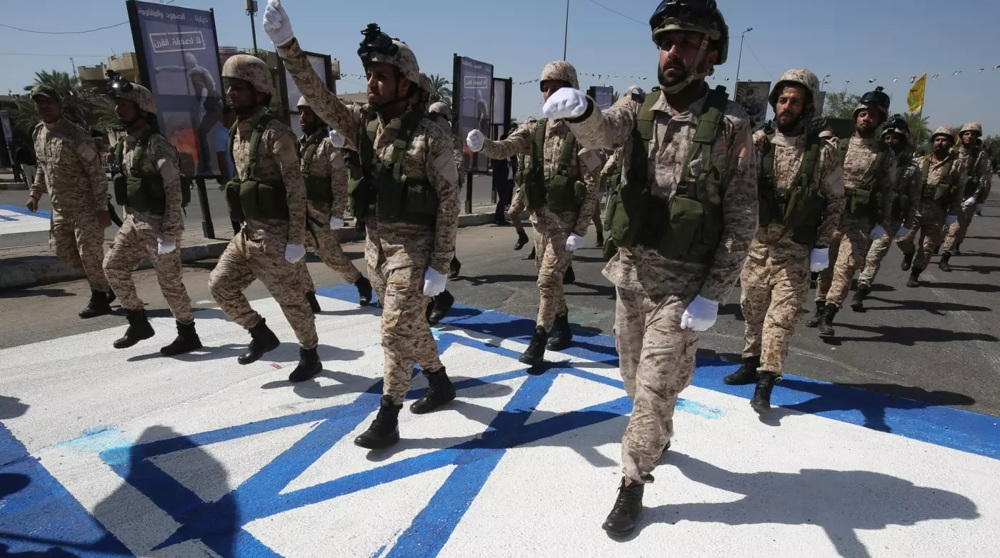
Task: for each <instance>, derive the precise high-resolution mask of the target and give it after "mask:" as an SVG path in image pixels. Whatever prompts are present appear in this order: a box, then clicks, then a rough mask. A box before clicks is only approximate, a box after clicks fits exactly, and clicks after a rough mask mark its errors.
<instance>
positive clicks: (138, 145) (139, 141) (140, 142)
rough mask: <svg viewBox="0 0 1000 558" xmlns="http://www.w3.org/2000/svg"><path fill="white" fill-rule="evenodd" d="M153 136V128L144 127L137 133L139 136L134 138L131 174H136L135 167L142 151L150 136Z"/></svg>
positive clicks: (137, 166)
mask: <svg viewBox="0 0 1000 558" xmlns="http://www.w3.org/2000/svg"><path fill="white" fill-rule="evenodd" d="M152 137H153V130H151V129H149V128H146V129H145V130H143V131H142V133H140V134H139V137H137V138H136V139H135V149H133V150H132V174H133V175H138V173H137V172H135V171H136V169H138V168H139V162H140V161H141V160H142V153H143V151H144V150H145V149H146V147H147V146H148V145H149V140H150V138H152Z"/></svg>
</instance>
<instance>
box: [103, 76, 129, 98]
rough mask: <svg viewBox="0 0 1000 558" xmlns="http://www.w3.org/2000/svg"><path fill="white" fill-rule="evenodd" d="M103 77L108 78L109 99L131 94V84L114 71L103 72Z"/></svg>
mask: <svg viewBox="0 0 1000 558" xmlns="http://www.w3.org/2000/svg"><path fill="white" fill-rule="evenodd" d="M105 75H106V76H107V77H108V84H107V88H108V96H109V97H119V96H121V95H122V94H128V93H131V92H132V89H133V87H132V82H130V81H129V80H127V79H125V76H123V75H121V74H119V73H118V72H116V71H114V70H108V71H107V72H105Z"/></svg>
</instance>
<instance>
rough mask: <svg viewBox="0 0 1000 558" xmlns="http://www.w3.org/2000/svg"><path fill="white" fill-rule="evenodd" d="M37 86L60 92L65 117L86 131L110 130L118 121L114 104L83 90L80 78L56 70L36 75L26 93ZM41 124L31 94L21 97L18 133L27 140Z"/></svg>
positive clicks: (26, 88)
mask: <svg viewBox="0 0 1000 558" xmlns="http://www.w3.org/2000/svg"><path fill="white" fill-rule="evenodd" d="M36 85H48V86H49V87H52V88H53V89H55V90H56V91H57V92H59V96H60V97H61V98H62V105H63V116H64V117H65V118H66V119H67V120H69V121H71V122H75V123H76V124H79V125H80V126H83V127H84V128H90V127H92V126H93V127H99V128H104V129H109V128H111V127H112V126H113V125H114V123H115V122H117V119H116V118H115V116H114V107H113V105H112V104H111V101H109V100H108V99H107V98H106V97H104V96H103V95H101V94H100V93H94V92H88V91H84V90H82V89H81V87H80V80H79V78H77V77H75V76H70V75H69V74H68V73H67V72H59V71H55V70H53V71H51V72H48V71H44V70H43V71H41V72H36V73H35V81H34V83H32V84H31V85H26V86H25V87H24V91H26V92H28V91H31V89H32V88H33V87H34V86H36ZM38 121H39V118H38V111H36V110H35V103H33V102H32V101H31V98H30V97H29V96H28V95H20V96H18V99H17V113H16V116H15V123H16V126H17V128H18V131H20V132H21V133H22V134H23V135H24V136H25V137H30V136H31V130H33V129H34V127H35V125H36V124H37V123H38Z"/></svg>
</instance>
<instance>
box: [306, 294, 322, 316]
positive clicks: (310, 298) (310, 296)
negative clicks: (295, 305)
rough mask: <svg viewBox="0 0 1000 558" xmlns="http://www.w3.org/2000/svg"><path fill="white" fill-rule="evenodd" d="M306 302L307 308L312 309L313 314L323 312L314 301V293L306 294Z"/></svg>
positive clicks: (316, 301) (317, 302)
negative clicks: (307, 303) (307, 302)
mask: <svg viewBox="0 0 1000 558" xmlns="http://www.w3.org/2000/svg"><path fill="white" fill-rule="evenodd" d="M306 300H308V301H309V307H310V308H312V311H313V314H319V313H320V312H322V311H323V309H322V308H320V307H319V301H318V300H316V291H309V292H307V293H306Z"/></svg>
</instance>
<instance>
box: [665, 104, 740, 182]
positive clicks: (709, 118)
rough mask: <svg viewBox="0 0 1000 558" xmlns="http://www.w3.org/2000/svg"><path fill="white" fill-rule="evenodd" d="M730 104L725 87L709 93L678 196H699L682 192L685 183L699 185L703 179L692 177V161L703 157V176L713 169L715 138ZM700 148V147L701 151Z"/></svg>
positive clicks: (686, 162) (684, 169) (682, 173)
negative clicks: (699, 156)
mask: <svg viewBox="0 0 1000 558" xmlns="http://www.w3.org/2000/svg"><path fill="white" fill-rule="evenodd" d="M728 103H729V96H728V95H727V94H726V88H725V87H724V86H722V85H720V86H718V87H716V88H715V89H713V90H712V91H710V92H709V93H708V97H707V98H706V99H705V105H704V106H703V107H702V111H701V115H699V116H698V127H697V128H696V129H695V132H694V139H693V140H692V141H693V143H694V144H695V145H693V146H692V148H691V152H690V153H689V154H688V157H687V160H686V161H684V167H683V168H682V170H681V182H680V183H679V184H678V194H686V195H689V196H690V195H692V194H693V195H694V197H697V196H698V195H699V193H698V192H694V193H692V192H690V191H687V192H684V191H682V190H684V189H686V184H685V183H691V182H696V183H697V182H701V179H702V177H701V176H699V177H692V176H690V174H691V161H694V158H695V157H697V156H698V155H701V168H702V176H704V174H705V173H708V172H709V170H710V169H711V168H712V145H713V144H715V138H716V136H717V135H718V134H719V130H720V129H721V128H722V121H723V120H724V119H725V117H726V105H727V104H728ZM698 146H700V149H699V147H698Z"/></svg>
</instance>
